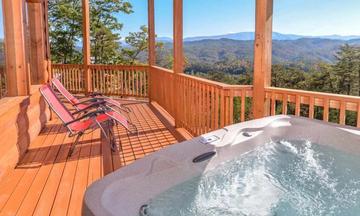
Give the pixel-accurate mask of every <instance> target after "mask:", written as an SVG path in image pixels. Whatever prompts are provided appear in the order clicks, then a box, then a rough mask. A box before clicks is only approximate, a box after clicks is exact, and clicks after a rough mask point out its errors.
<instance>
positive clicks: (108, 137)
mask: <svg viewBox="0 0 360 216" xmlns="http://www.w3.org/2000/svg"><path fill="white" fill-rule="evenodd" d="M96 124H97V125H98V127H99V128H100V130H101V132H102V134H103V135H104V136H105V138H106V140H107V141H108V143H109V145H110V148H111V151H112V152H115V151H116V142H115V141H114V134H113V133H112V131H111V130H110V127H112V126H110V125H109V123H108V132H106V131H105V129H104V128H103V127H102V126H101V124H100V123H99V122H98V121H96ZM111 125H113V123H111Z"/></svg>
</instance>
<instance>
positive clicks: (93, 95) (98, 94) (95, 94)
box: [89, 92, 103, 97]
mask: <svg viewBox="0 0 360 216" xmlns="http://www.w3.org/2000/svg"><path fill="white" fill-rule="evenodd" d="M102 95H103V94H101V93H99V92H92V93H90V94H89V96H90V97H96V96H102Z"/></svg>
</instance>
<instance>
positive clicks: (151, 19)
mask: <svg viewBox="0 0 360 216" xmlns="http://www.w3.org/2000/svg"><path fill="white" fill-rule="evenodd" d="M148 28H149V29H148V31H149V38H148V40H149V47H148V58H149V60H148V61H149V68H148V77H149V83H148V93H149V100H150V102H151V100H152V85H153V84H154V83H152V66H155V64H156V50H155V49H156V41H155V5H154V0H148Z"/></svg>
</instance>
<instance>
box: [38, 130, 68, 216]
mask: <svg viewBox="0 0 360 216" xmlns="http://www.w3.org/2000/svg"><path fill="white" fill-rule="evenodd" d="M61 133H66V132H65V131H64V130H62V132H61ZM73 141H74V139H73V138H71V137H68V136H66V137H65V139H64V141H63V144H62V146H61V149H60V152H59V154H58V155H57V157H56V159H55V162H54V163H55V164H54V165H53V168H52V170H51V173H50V174H49V178H48V180H47V182H46V185H45V186H44V189H43V192H42V194H41V197H40V199H39V201H38V203H37V205H36V209H35V211H34V215H50V212H51V209H52V207H53V203H54V200H55V197H56V194H57V193H58V188H59V185H60V183H61V180H62V175H63V172H64V169H65V165H66V161H67V157H68V153H69V150H70V145H71V143H72V142H73Z"/></svg>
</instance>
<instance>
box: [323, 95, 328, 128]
mask: <svg viewBox="0 0 360 216" xmlns="http://www.w3.org/2000/svg"><path fill="white" fill-rule="evenodd" d="M323 121H326V122H328V121H329V99H328V98H324V111H323Z"/></svg>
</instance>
